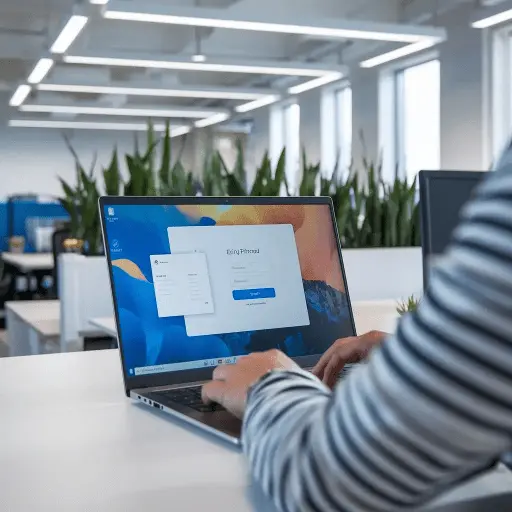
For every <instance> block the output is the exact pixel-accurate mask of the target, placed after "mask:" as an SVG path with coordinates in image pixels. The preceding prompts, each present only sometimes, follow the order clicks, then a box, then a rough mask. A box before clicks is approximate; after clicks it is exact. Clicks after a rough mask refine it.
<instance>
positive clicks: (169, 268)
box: [103, 204, 354, 376]
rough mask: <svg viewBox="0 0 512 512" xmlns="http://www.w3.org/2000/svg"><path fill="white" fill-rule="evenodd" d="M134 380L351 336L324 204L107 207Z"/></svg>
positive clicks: (317, 348) (314, 351) (302, 352)
mask: <svg viewBox="0 0 512 512" xmlns="http://www.w3.org/2000/svg"><path fill="white" fill-rule="evenodd" d="M103 213H104V221H105V230H106V234H107V250H108V252H109V257H110V262H111V272H112V282H113V290H114V296H115V299H116V304H115V305H116V313H117V315H118V318H119V339H120V343H121V344H122V347H123V357H124V364H125V368H126V371H127V373H128V375H133V376H136V375H146V374H151V373H162V372H168V371H181V370H188V369H194V368H202V367H209V366H215V365H217V364H221V363H225V362H232V361H234V360H236V358H237V357H238V356H241V355H246V354H250V353H251V352H257V351H263V350H269V349H272V348H277V349H279V350H281V351H283V352H285V353H286V354H287V355H289V356H291V357H298V356H308V355H318V354H321V353H323V352H324V351H325V350H326V349H327V348H328V347H329V346H330V345H331V344H332V343H333V342H334V341H335V340H336V339H338V338H343V337H346V336H353V335H354V330H353V326H352V321H351V317H350V312H349V308H348V300H347V296H346V293H345V283H344V280H343V274H342V270H341V265H340V258H339V252H338V245H337V240H336V236H335V232H334V228H333V222H332V218H331V213H330V209H329V206H328V205H326V204H312V205H300V204H279V205H254V206H247V205H225V204H223V205H208V204H205V205H149V204H121V205H105V208H104V212H103Z"/></svg>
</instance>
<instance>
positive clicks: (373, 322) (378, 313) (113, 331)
mask: <svg viewBox="0 0 512 512" xmlns="http://www.w3.org/2000/svg"><path fill="white" fill-rule="evenodd" d="M397 307H398V302H395V301H393V300H387V301H368V302H354V304H353V312H354V321H355V323H356V330H357V332H358V334H363V333H365V332H369V331H372V330H381V331H386V332H393V330H394V328H395V325H396V322H397V320H398V318H399V315H398V313H397V311H396V308H397ZM89 323H90V324H91V325H92V326H93V327H94V328H96V329H98V330H99V331H100V332H102V333H104V334H106V335H107V336H112V337H113V338H116V337H117V327H116V321H115V319H114V317H104V318H91V319H90V320H89Z"/></svg>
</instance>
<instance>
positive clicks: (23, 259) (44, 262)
mask: <svg viewBox="0 0 512 512" xmlns="http://www.w3.org/2000/svg"><path fill="white" fill-rule="evenodd" d="M2 260H3V261H4V262H5V263H9V264H10V265H13V266H14V267H17V268H18V269H19V270H21V271H22V272H32V271H34V270H52V269H53V267H54V264H53V254H52V253H51V252H49V253H46V252H45V253H19V254H18V253H14V252H3V253H2Z"/></svg>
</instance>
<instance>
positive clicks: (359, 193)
mask: <svg viewBox="0 0 512 512" xmlns="http://www.w3.org/2000/svg"><path fill="white" fill-rule="evenodd" d="M66 142H67V144H68V147H69V149H70V151H71V153H72V155H73V158H74V160H75V165H76V184H75V185H74V186H72V185H70V184H69V183H67V182H65V181H64V180H62V179H61V184H62V189H63V197H62V199H61V202H62V204H63V206H64V207H65V208H66V210H67V211H68V213H69V215H70V221H71V222H70V223H71V234H72V236H73V237H76V238H80V239H82V240H84V247H85V252H86V253H87V254H90V255H93V254H97V253H98V252H101V243H100V241H101V238H100V237H101V233H100V222H99V212H98V207H97V201H98V197H99V196H100V190H104V191H105V193H106V194H107V195H114V196H116V195H126V196H153V195H162V196H195V195H197V194H201V195H204V196H254V197H262V196H274V197H277V196H280V195H292V192H296V193H297V195H300V196H315V195H321V196H330V197H331V198H332V201H333V205H334V211H335V216H336V221H337V225H338V231H339V234H340V238H341V242H342V246H343V247H344V248H379V247H411V246H418V245H420V231H419V211H418V205H417V202H416V181H414V182H413V183H412V184H408V182H407V180H406V179H401V178H400V177H399V176H398V174H397V175H396V176H395V179H394V181H393V183H391V184H388V183H385V182H384V180H383V178H382V168H381V165H380V164H379V165H377V166H376V165H375V164H374V163H372V162H370V161H368V160H366V159H363V161H362V168H360V169H357V168H355V167H354V166H353V165H352V166H351V169H349V170H348V172H346V173H344V175H343V176H341V173H340V172H339V169H338V166H336V168H335V169H334V171H333V172H332V175H331V177H330V178H327V177H325V176H322V173H321V171H320V169H321V166H320V163H311V162H309V161H308V159H307V155H306V151H305V150H304V149H303V150H302V166H301V180H300V183H299V186H298V190H297V191H291V190H290V189H289V186H288V183H287V179H286V149H283V150H282V152H281V155H280V157H279V160H278V162H277V163H276V165H275V166H273V165H272V162H271V159H270V157H269V154H268V152H267V153H265V154H264V156H263V159H262V161H261V163H260V164H259V165H258V166H257V168H256V172H255V176H254V179H253V181H252V183H249V181H250V180H248V177H247V170H246V164H245V156H244V149H243V144H242V143H241V141H237V145H236V150H237V154H236V159H235V163H234V166H233V168H231V169H230V168H228V166H227V165H226V163H225V162H224V160H223V158H222V156H221V154H220V152H219V151H212V152H211V153H210V154H208V155H205V158H204V163H203V169H202V172H201V173H198V174H194V173H193V172H192V171H191V170H188V169H186V168H185V167H184V165H183V163H182V154H183V149H184V144H182V145H181V148H180V150H179V151H178V152H177V154H176V156H174V155H173V151H172V150H173V146H172V144H171V136H170V126H169V123H167V126H166V130H165V133H164V134H163V136H162V137H161V138H160V139H157V138H156V137H155V133H154V130H153V127H152V124H151V123H149V127H148V132H147V140H146V147H145V148H144V150H142V151H141V150H140V149H139V146H138V142H137V139H135V148H134V151H133V153H132V154H126V155H123V157H122V158H120V156H119V152H118V150H117V149H116V148H115V149H114V150H113V152H112V157H111V159H110V162H109V164H108V166H107V167H105V168H102V169H101V173H99V174H98V176H99V177H100V179H101V180H102V181H103V183H101V185H98V183H97V181H96V178H95V173H94V170H95V164H93V165H92V166H91V168H90V170H89V171H85V169H84V167H83V166H82V165H81V163H80V161H79V158H78V156H77V154H76V152H75V151H74V150H73V148H72V147H71V145H70V144H69V142H68V141H66ZM121 162H122V163H123V164H124V169H123V172H122V171H121ZM123 175H125V176H126V177H127V179H126V180H125V179H123ZM199 176H200V177H199Z"/></svg>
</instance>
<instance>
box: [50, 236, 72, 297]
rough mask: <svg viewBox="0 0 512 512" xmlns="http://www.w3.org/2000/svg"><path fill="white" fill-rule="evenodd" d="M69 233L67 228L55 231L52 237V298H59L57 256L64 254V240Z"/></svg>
mask: <svg viewBox="0 0 512 512" xmlns="http://www.w3.org/2000/svg"><path fill="white" fill-rule="evenodd" d="M70 235H71V231H70V230H69V229H68V228H61V229H57V230H55V232H54V233H53V236H52V253H53V296H54V297H56V298H59V265H58V262H59V254H61V253H63V252H64V240H66V239H67V238H69V237H70Z"/></svg>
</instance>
